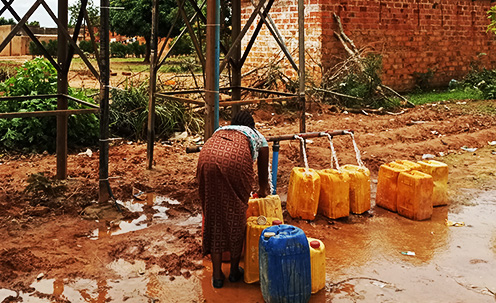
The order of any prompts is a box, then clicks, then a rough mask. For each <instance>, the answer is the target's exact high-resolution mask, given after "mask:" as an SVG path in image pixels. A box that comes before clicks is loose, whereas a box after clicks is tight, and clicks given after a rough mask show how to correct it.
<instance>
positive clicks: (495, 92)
mask: <svg viewBox="0 0 496 303" xmlns="http://www.w3.org/2000/svg"><path fill="white" fill-rule="evenodd" d="M462 83H463V85H464V86H465V87H468V88H475V89H477V90H479V91H480V92H481V93H482V97H483V98H484V99H496V70H488V69H486V68H473V69H472V70H471V71H470V72H469V73H468V74H467V76H465V78H464V80H463V82H462Z"/></svg>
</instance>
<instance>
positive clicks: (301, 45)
mask: <svg viewBox="0 0 496 303" xmlns="http://www.w3.org/2000/svg"><path fill="white" fill-rule="evenodd" d="M304 4H305V1H304V0H298V57H299V58H298V60H299V62H298V80H299V88H298V94H299V104H300V106H301V115H300V133H304V132H306V129H307V128H306V123H305V107H306V104H305V103H306V102H305V7H304ZM303 144H305V143H303V142H301V143H300V159H301V160H303V148H304V146H303Z"/></svg>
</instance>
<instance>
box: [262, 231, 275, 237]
mask: <svg viewBox="0 0 496 303" xmlns="http://www.w3.org/2000/svg"><path fill="white" fill-rule="evenodd" d="M275 235H276V233H275V232H273V231H267V232H264V238H265V239H268V238H270V237H273V236H275Z"/></svg>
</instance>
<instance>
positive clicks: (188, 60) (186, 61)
mask: <svg viewBox="0 0 496 303" xmlns="http://www.w3.org/2000/svg"><path fill="white" fill-rule="evenodd" d="M143 60H144V59H143V58H110V69H111V70H113V71H127V72H132V73H139V72H148V71H150V65H149V64H146V63H143ZM90 62H91V63H92V64H93V66H95V67H96V66H97V65H98V64H97V62H96V59H94V58H92V59H90ZM188 66H189V67H188ZM189 68H191V69H192V70H193V72H195V73H201V64H200V63H197V62H196V59H195V57H194V56H192V55H191V56H177V57H171V58H167V60H166V61H165V63H164V64H163V65H162V66H161V67H160V69H159V72H162V73H190V69H189ZM71 69H72V70H86V69H87V67H86V64H85V63H84V62H83V60H81V58H74V59H73V61H72V66H71Z"/></svg>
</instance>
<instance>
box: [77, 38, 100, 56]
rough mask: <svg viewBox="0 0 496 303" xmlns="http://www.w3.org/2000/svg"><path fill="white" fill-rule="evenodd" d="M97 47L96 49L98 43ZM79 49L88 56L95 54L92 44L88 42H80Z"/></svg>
mask: <svg viewBox="0 0 496 303" xmlns="http://www.w3.org/2000/svg"><path fill="white" fill-rule="evenodd" d="M97 47H98V43H97ZM79 48H80V49H81V50H82V51H83V52H84V53H88V54H94V53H95V49H94V48H93V43H92V42H91V41H88V40H81V41H80V42H79Z"/></svg>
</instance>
